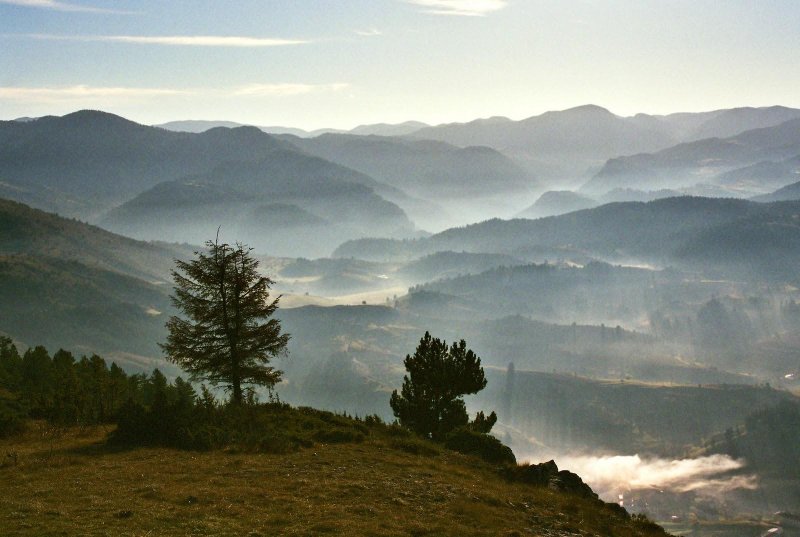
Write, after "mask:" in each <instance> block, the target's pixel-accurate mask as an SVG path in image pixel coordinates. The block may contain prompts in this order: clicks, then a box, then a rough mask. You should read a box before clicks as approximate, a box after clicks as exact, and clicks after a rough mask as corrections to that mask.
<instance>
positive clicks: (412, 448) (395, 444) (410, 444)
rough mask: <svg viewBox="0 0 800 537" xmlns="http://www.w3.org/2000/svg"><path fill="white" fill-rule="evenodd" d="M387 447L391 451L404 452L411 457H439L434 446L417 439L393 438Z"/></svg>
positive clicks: (437, 450)
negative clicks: (391, 449) (390, 448)
mask: <svg viewBox="0 0 800 537" xmlns="http://www.w3.org/2000/svg"><path fill="white" fill-rule="evenodd" d="M389 445H390V446H391V447H392V448H393V449H397V450H400V451H405V452H406V453H411V454H412V455H421V456H423V457H435V456H436V455H439V449H438V448H437V447H436V445H435V444H431V443H430V442H426V441H424V440H421V439H419V438H393V439H392V441H391V443H390V444H389Z"/></svg>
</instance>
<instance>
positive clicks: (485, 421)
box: [469, 411, 497, 434]
mask: <svg viewBox="0 0 800 537" xmlns="http://www.w3.org/2000/svg"><path fill="white" fill-rule="evenodd" d="M495 423H497V414H496V413H494V412H492V413H491V414H489V415H488V416H486V415H484V413H483V411H480V412H478V414H477V415H476V416H475V419H474V420H473V421H471V422H470V424H469V428H470V430H472V431H475V432H476V433H482V434H488V433H489V431H491V430H492V427H494V424H495Z"/></svg>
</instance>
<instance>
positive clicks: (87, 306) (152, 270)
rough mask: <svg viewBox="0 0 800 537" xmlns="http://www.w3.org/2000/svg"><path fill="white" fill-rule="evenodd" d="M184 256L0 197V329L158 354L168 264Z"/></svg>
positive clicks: (25, 339)
mask: <svg viewBox="0 0 800 537" xmlns="http://www.w3.org/2000/svg"><path fill="white" fill-rule="evenodd" d="M188 255H190V250H189V248H188V247H176V246H172V245H166V244H149V243H143V242H138V241H134V240H132V239H128V238H125V237H121V236H119V235H114V234H112V233H109V232H107V231H103V230H101V229H98V228H96V227H93V226H90V225H87V224H84V223H81V222H77V221H75V220H68V219H65V218H61V217H58V216H56V215H53V214H48V213H44V212H42V211H39V210H36V209H31V208H30V207H27V206H25V205H22V204H19V203H15V202H10V201H6V200H0V332H2V333H5V334H7V335H10V336H11V337H13V338H14V339H16V340H17V341H20V342H22V343H25V344H27V345H34V344H45V345H47V346H49V347H50V348H53V349H55V348H59V347H69V348H72V349H75V350H77V351H80V352H86V353H92V352H98V353H105V354H112V355H114V354H116V353H129V354H135V355H143V356H149V357H154V356H159V355H160V354H161V353H160V350H159V349H158V347H157V345H156V342H157V341H161V340H162V338H163V334H164V327H163V325H164V320H165V313H166V312H169V311H170V310H171V306H170V303H169V298H168V296H167V293H168V291H169V289H170V288H171V287H170V286H169V285H166V282H167V281H168V280H169V270H170V269H171V268H172V267H173V266H174V258H176V257H180V258H183V257H187V256H188ZM127 365H131V366H132V365H133V364H132V363H128V364H127Z"/></svg>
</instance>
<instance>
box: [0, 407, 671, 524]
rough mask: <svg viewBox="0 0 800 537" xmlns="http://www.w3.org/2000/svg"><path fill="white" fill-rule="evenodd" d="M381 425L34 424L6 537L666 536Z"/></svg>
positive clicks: (8, 468)
mask: <svg viewBox="0 0 800 537" xmlns="http://www.w3.org/2000/svg"><path fill="white" fill-rule="evenodd" d="M371 429H372V430H371V432H370V434H367V435H365V436H364V437H363V438H360V439H358V440H356V441H354V442H351V443H339V442H337V443H325V442H318V443H315V444H314V445H312V446H311V447H308V448H303V449H299V450H297V451H295V452H292V453H289V454H262V453H247V452H241V451H239V452H236V451H230V450H217V451H206V452H198V451H181V450H173V449H161V448H135V449H124V450H123V449H118V448H113V447H112V446H110V445H108V444H106V443H105V440H106V438H107V435H108V433H109V429H108V428H92V429H83V430H81V429H66V430H54V429H53V428H52V427H49V426H46V425H44V424H41V423H37V424H33V425H32V426H31V427H29V428H28V431H27V432H25V433H24V434H23V435H21V436H18V437H15V438H12V439H5V440H2V441H0V456H2V462H0V534H1V535H37V536H38V535H74V534H80V535H130V536H145V535H197V536H202V535H245V536H246V535H250V536H254V537H255V536H257V535H264V536H267V535H270V536H271V535H359V536H361V535H409V536H436V535H493V536H494V535H502V536H513V535H540V536H566V535H597V536H603V537H609V536H621V537H626V536H634V535H642V536H645V535H665V534H664V533H662V532H661V531H660V530H656V529H652V528H647V527H646V526H645V525H643V524H640V523H638V522H636V521H631V520H625V519H622V518H620V517H616V516H614V515H612V514H611V513H610V511H607V510H605V509H603V508H602V507H600V506H599V505H598V504H597V503H592V502H587V501H583V500H579V499H577V498H574V497H570V496H566V495H563V494H559V493H556V492H553V491H550V490H548V489H546V488H534V487H530V486H526V485H522V484H514V483H508V482H506V481H504V480H503V479H502V478H501V477H500V476H499V475H498V473H497V471H496V469H495V468H493V467H491V466H489V465H487V464H485V463H483V462H481V461H478V460H476V459H473V458H469V457H466V456H463V455H460V454H458V453H454V452H450V451H448V450H444V449H440V448H438V446H435V445H433V444H428V443H427V442H425V441H422V440H418V439H413V440H411V439H403V438H398V436H397V435H396V433H395V434H392V431H391V430H390V429H389V428H387V427H382V426H381V427H374V428H371ZM426 444H428V446H427V449H425V445H426ZM412 446H413V447H412ZM409 447H412V448H411V449H409ZM8 454H11V455H12V456H7V455H8Z"/></svg>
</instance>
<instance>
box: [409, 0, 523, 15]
mask: <svg viewBox="0 0 800 537" xmlns="http://www.w3.org/2000/svg"><path fill="white" fill-rule="evenodd" d="M406 2H408V3H409V4H414V5H417V6H420V7H422V8H424V9H423V12H424V13H429V14H431V15H457V16H462V17H484V16H486V15H488V14H489V13H492V12H493V11H499V10H501V9H503V8H504V7H506V5H508V2H507V1H506V0H406Z"/></svg>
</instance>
